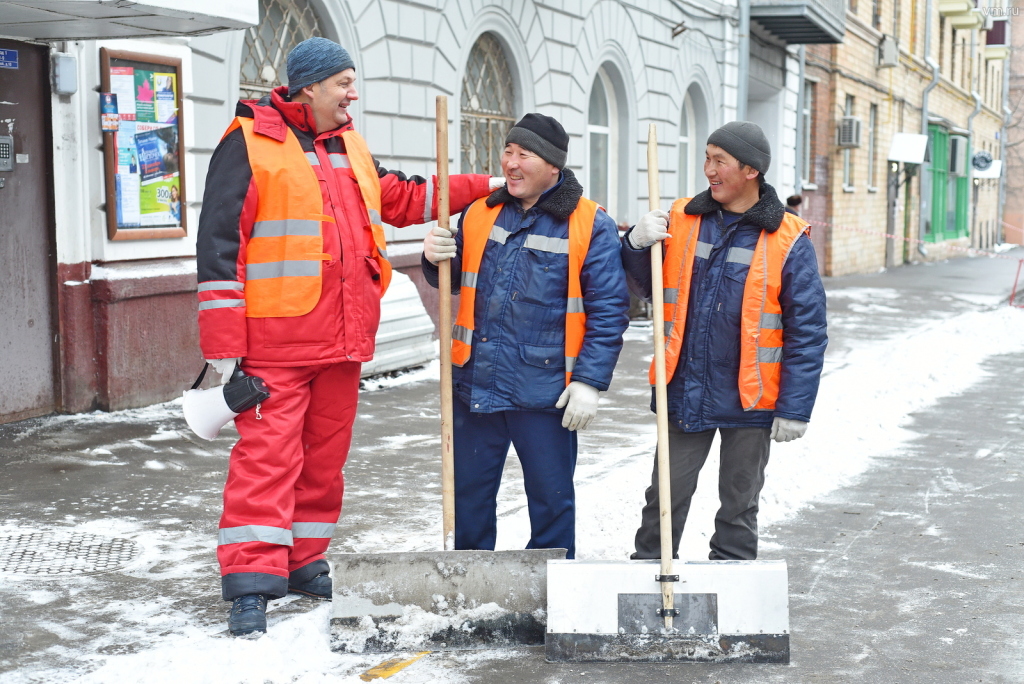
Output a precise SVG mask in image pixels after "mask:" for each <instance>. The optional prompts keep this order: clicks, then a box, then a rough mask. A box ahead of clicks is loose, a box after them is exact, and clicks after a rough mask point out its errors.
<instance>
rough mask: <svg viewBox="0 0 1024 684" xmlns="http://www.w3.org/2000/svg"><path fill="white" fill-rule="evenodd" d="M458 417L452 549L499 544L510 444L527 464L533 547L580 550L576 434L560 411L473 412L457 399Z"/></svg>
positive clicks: (525, 480) (570, 552)
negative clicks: (500, 489)
mask: <svg viewBox="0 0 1024 684" xmlns="http://www.w3.org/2000/svg"><path fill="white" fill-rule="evenodd" d="M454 419H455V548H456V549H489V550H491V549H494V541H495V537H496V536H497V523H498V520H497V500H498V487H499V486H500V485H501V474H502V471H503V470H504V468H505V457H506V456H507V455H508V447H509V445H510V444H514V445H515V447H516V453H517V454H518V455H519V462H520V464H521V465H522V468H523V484H524V486H525V488H526V501H527V505H528V508H529V512H530V532H531V535H530V542H529V544H527V545H526V548H528V549H568V553H567V554H566V558H574V557H575V555H576V492H575V490H574V489H573V484H572V477H573V472H574V471H575V470H576V433H575V432H573V431H570V430H567V429H565V428H564V427H562V416H561V414H558V413H543V412H540V411H499V412H496V413H472V412H471V411H470V410H469V406H468V405H467V404H466V403H465V402H464V401H462V400H461V399H459V398H458V397H456V398H455V401H454Z"/></svg>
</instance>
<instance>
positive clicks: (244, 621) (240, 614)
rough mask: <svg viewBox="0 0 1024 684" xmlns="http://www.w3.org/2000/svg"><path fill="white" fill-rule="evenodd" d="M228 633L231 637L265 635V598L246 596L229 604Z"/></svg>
mask: <svg viewBox="0 0 1024 684" xmlns="http://www.w3.org/2000/svg"><path fill="white" fill-rule="evenodd" d="M228 631H229V632H231V635H232V636H243V635H245V634H254V633H257V634H265V633H266V631H267V597H266V596H264V595H263V594H246V595H245V596H239V597H238V598H236V599H235V600H234V601H232V602H231V612H229V613H228Z"/></svg>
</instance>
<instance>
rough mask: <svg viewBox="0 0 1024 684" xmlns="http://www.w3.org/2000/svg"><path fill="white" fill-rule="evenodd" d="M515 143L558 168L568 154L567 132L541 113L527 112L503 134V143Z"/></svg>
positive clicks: (560, 125)
mask: <svg viewBox="0 0 1024 684" xmlns="http://www.w3.org/2000/svg"><path fill="white" fill-rule="evenodd" d="M509 143H515V144H516V145H519V146H520V147H522V148H523V149H527V150H529V151H530V152H533V153H534V154H536V155H537V156H538V157H540V158H541V159H543V160H544V161H546V162H547V163H548V164H551V165H552V166H555V167H558V168H559V169H564V168H565V161H566V159H567V157H568V156H569V134H568V133H566V132H565V129H564V128H562V124H560V123H558V121H557V120H555V119H553V118H551V117H550V116H544V115H543V114H527V115H526V116H524V117H523V118H522V119H520V120H519V121H518V122H517V123H516V125H515V126H513V127H512V130H510V131H509V132H508V135H507V136H505V144H506V145H508V144H509Z"/></svg>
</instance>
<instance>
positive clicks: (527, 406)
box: [422, 169, 629, 413]
mask: <svg viewBox="0 0 1024 684" xmlns="http://www.w3.org/2000/svg"><path fill="white" fill-rule="evenodd" d="M582 195H583V188H582V187H581V186H580V184H579V182H578V181H577V180H576V178H575V177H574V176H573V174H572V172H571V171H569V170H568V169H566V170H564V171H563V172H562V177H561V178H560V180H559V182H558V184H556V185H555V187H553V188H551V189H550V190H548V191H547V192H546V193H545V194H544V195H542V196H541V198H540V199H539V200H538V201H537V203H536V204H535V205H534V206H532V207H530V209H528V210H527V211H523V210H522V208H521V205H520V204H519V201H518V200H516V199H515V198H514V197H512V196H511V195H510V194H509V193H508V191H507V190H506V189H505V188H499V189H498V190H495V191H494V193H492V194H491V196H490V197H488V198H487V200H486V201H487V203H488V205H489V206H492V207H493V206H496V205H498V204H502V205H503V206H502V209H501V212H500V213H499V214H498V218H497V220H496V221H495V224H494V229H493V230H492V232H491V236H490V238H489V239H488V241H487V246H486V248H485V249H484V255H483V259H482V261H481V264H480V271H479V277H478V279H477V286H476V287H477V290H476V306H475V312H474V316H475V321H474V324H475V330H474V331H473V349H472V354H471V355H470V358H469V361H467V362H466V364H465V365H464V366H462V367H458V366H456V367H455V368H454V369H453V385H454V393H455V395H456V396H457V397H459V398H460V399H462V400H463V401H465V402H466V403H467V404H469V407H470V410H471V411H474V412H479V413H492V412H495V411H516V410H520V411H521V410H531V411H548V412H552V413H560V412H561V411H562V409H556V408H555V402H556V401H558V397H559V395H560V394H561V393H562V391H563V390H564V389H565V310H566V301H567V298H568V293H569V280H568V278H569V255H568V247H567V245H568V238H569V221H568V219H569V214H571V213H572V211H573V209H575V208H576V203H577V202H578V201H579V198H580V197H581V196H582ZM464 218H465V214H463V215H462V218H460V219H459V232H458V233H456V236H455V242H456V246H457V252H456V257H455V258H454V259H453V260H452V293H453V294H457V293H458V291H459V288H460V286H461V284H462V277H461V276H462V259H461V257H462V230H461V228H462V221H463V219H464ZM618 235H619V232H618V227H617V226H616V225H615V222H614V221H613V220H612V219H611V217H609V216H608V214H606V213H605V212H604V211H603V210H598V212H597V216H596V217H595V219H594V229H593V235H592V237H591V240H590V249H589V250H588V251H587V256H586V259H585V260H584V262H583V269H582V272H581V274H580V282H581V285H582V289H583V308H584V310H585V312H586V314H587V324H586V333H585V335H584V337H583V348H582V349H581V350H580V354H579V357H578V358H577V360H576V366H575V368H573V372H572V380H574V381H575V380H578V381H580V382H585V383H587V384H588V385H591V386H593V387H596V388H597V389H599V390H606V389H608V385H609V384H610V383H611V380H612V371H613V370H614V369H615V363H616V362H617V361H618V358H619V352H620V351H621V349H622V333H623V332H625V330H626V328H627V326H628V325H629V291H628V289H627V287H626V275H625V272H624V271H623V268H622V261H621V258H620V256H619V237H618ZM529 236H541V237H549V238H558V240H555V241H545V240H532V241H530V242H527V239H528V237H529ZM560 245H562V246H561V247H560ZM422 267H423V274H424V277H425V278H426V280H427V282H428V283H430V284H431V285H432V286H434V287H437V266H435V265H433V264H431V263H430V262H429V261H427V260H426V257H424V258H423V259H422Z"/></svg>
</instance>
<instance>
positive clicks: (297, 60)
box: [288, 37, 356, 96]
mask: <svg viewBox="0 0 1024 684" xmlns="http://www.w3.org/2000/svg"><path fill="white" fill-rule="evenodd" d="M355 68H356V63H355V62H353V61H352V57H351V56H350V55H349V54H348V50H346V49H345V48H343V47H341V46H340V45H338V44H337V43H335V42H334V41H333V40H327V39H326V38H320V37H316V38H309V39H307V40H304V41H302V42H301V43H299V44H298V45H296V46H295V47H294V48H292V51H291V52H289V53H288V95H289V96H292V95H295V93H297V92H299V91H300V90H302V89H303V88H305V87H306V86H309V85H313V84H314V83H319V82H320V81H322V80H324V79H325V78H327V77H328V76H333V75H334V74H336V73H338V72H339V71H344V70H345V69H355Z"/></svg>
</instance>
